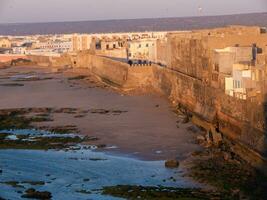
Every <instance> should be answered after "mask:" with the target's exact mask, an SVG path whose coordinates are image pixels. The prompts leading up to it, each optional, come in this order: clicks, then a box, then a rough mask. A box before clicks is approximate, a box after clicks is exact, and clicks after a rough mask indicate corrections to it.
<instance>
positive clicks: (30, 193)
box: [21, 188, 52, 200]
mask: <svg viewBox="0 0 267 200" xmlns="http://www.w3.org/2000/svg"><path fill="white" fill-rule="evenodd" d="M25 193H26V194H24V195H22V196H21V197H22V198H30V199H43V200H45V199H46V200H49V199H51V198H52V195H51V193H50V192H47V191H44V192H39V191H36V190H35V189H34V188H29V189H28V190H26V191H25Z"/></svg>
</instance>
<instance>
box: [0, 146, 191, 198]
mask: <svg viewBox="0 0 267 200" xmlns="http://www.w3.org/2000/svg"><path fill="white" fill-rule="evenodd" d="M0 168H1V169H2V170H3V172H2V174H0V182H1V184H0V196H1V197H2V198H5V199H12V200H13V199H21V195H22V194H21V192H24V190H26V189H27V188H35V189H37V190H38V191H49V192H51V193H52V196H53V199H57V200H61V199H62V200H63V199H64V200H65V199H70V200H72V199H73V200H74V199H96V200H97V199H118V198H112V197H110V196H103V195H101V191H99V190H100V189H101V188H102V187H103V186H113V185H118V184H125V185H143V186H158V185H161V186H172V187H196V185H194V184H193V183H192V182H191V181H189V180H186V179H185V178H183V177H182V176H181V172H180V171H179V170H171V169H167V168H165V167H164V162H163V161H141V160H138V159H135V158H129V157H127V156H114V155H110V154H106V153H103V152H94V151H91V150H75V151H67V152H66V151H54V150H49V151H39V150H38V151H37V150H0ZM170 177H174V178H175V179H176V181H175V182H174V181H173V180H172V179H170ZM84 179H89V181H84ZM7 181H18V182H23V181H44V182H45V185H39V186H32V185H29V184H22V186H24V187H25V188H14V187H12V186H9V185H7V184H5V183H3V182H7ZM78 190H86V191H90V192H92V193H91V194H82V193H79V192H77V191H78Z"/></svg>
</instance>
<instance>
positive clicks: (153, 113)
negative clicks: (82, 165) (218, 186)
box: [0, 67, 200, 160]
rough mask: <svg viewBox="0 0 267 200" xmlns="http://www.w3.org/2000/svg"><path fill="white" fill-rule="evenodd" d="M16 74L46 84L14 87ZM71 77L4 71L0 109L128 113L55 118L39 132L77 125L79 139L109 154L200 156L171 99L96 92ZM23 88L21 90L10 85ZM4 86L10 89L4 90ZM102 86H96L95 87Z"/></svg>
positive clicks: (18, 69)
mask: <svg viewBox="0 0 267 200" xmlns="http://www.w3.org/2000/svg"><path fill="white" fill-rule="evenodd" d="M18 74H22V75H23V74H24V75H25V74H29V75H32V74H33V75H37V76H38V77H43V78H47V79H44V80H38V81H19V82H18V81H14V77H16V76H17V75H18ZM69 76H77V74H73V72H65V73H52V72H51V71H50V69H46V68H40V67H12V68H8V69H2V70H0V78H1V79H0V92H1V98H0V109H7V108H32V107H39V108H42V107H53V108H65V107H68V108H77V109H81V110H86V109H107V110H111V109H113V110H120V111H127V112H125V113H121V114H119V115H112V114H98V113H96V114H92V113H89V114H87V115H85V116H82V117H75V116H74V115H72V114H65V113H59V114H55V115H53V119H54V121H52V122H45V123H42V124H39V125H40V126H44V125H46V126H47V125H49V126H60V125H61V126H62V125H76V126H77V127H78V129H79V130H80V134H83V135H90V136H95V137H97V138H99V139H100V140H99V141H98V143H100V144H106V145H107V146H110V147H116V148H111V149H109V151H113V152H116V153H123V154H127V155H129V156H134V157H137V158H140V159H144V160H164V159H168V158H175V157H178V158H179V159H184V158H185V157H187V156H188V155H190V154H191V153H192V152H193V151H196V150H199V148H200V147H199V145H197V144H195V138H196V134H197V133H193V132H191V131H189V130H188V127H190V126H192V124H191V123H187V124H179V128H177V122H176V121H177V116H176V115H175V114H174V113H173V112H172V110H171V107H170V104H169V102H168V101H167V99H164V98H162V97H157V96H152V95H145V96H127V95H122V94H120V93H118V92H115V91H113V90H111V89H108V88H106V89H104V88H101V87H95V84H94V83H93V84H91V83H89V82H86V81H84V80H69V79H68V77H69ZM10 83H13V84H14V83H19V84H23V85H18V86H16V85H14V86H12V85H8V84H10ZM5 84H6V85H5ZM97 86H98V85H97Z"/></svg>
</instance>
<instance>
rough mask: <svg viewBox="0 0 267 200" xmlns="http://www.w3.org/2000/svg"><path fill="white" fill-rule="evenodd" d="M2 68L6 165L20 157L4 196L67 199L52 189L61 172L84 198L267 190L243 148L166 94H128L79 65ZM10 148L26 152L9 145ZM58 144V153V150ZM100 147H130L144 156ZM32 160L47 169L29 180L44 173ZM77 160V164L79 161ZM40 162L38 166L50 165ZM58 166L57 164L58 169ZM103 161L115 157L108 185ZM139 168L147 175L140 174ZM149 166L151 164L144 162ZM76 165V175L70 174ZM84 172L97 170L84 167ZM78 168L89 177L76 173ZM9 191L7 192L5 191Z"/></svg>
mask: <svg viewBox="0 0 267 200" xmlns="http://www.w3.org/2000/svg"><path fill="white" fill-rule="evenodd" d="M3 70H6V71H4V72H3V71H1V72H0V91H2V93H3V95H4V98H2V99H1V100H0V105H1V107H0V154H1V153H2V154H3V156H6V155H10V158H9V159H11V160H10V161H9V160H8V159H5V157H3V160H2V162H3V163H6V166H12V164H13V162H18V167H21V168H17V169H16V170H17V171H12V169H7V168H5V167H3V166H4V165H2V164H0V169H1V170H0V180H1V181H0V182H1V183H0V189H5V190H6V191H7V192H6V193H5V194H6V197H10V196H9V195H11V197H18V196H19V197H20V198H33V199H52V198H55V199H64V198H66V197H65V196H64V195H62V196H61V195H59V194H57V193H55V191H54V190H53V187H55V188H57V189H59V188H58V187H59V185H58V183H57V180H58V179H59V180H61V181H63V182H64V185H65V186H64V189H63V190H64V191H66V192H67V194H72V197H70V199H75V197H76V196H77V195H78V196H79V197H80V198H81V199H86V198H89V197H90V198H92V199H105V198H106V199H113V197H114V199H116V198H125V199H151V200H154V199H162V200H163V199H164V200H165V199H166V200H171V199H203V200H204V199H214V200H215V199H229V200H230V199H255V200H256V199H257V200H260V199H262V200H264V199H266V198H267V196H266V191H265V189H266V188H267V185H266V183H267V179H266V177H265V176H264V175H263V174H261V173H260V172H258V171H257V170H256V169H254V168H252V167H251V166H250V165H249V164H248V163H247V162H245V161H244V160H243V159H242V158H240V157H239V156H237V155H236V154H235V153H234V151H233V149H232V148H231V142H229V141H227V140H225V139H224V140H220V141H219V142H218V141H216V143H214V142H213V141H212V139H211V138H210V137H209V134H207V132H206V131H205V130H203V129H202V128H201V127H198V126H196V125H194V124H193V123H192V122H191V119H192V115H190V114H189V113H187V112H186V111H185V110H183V109H181V108H177V107H175V108H172V107H170V105H168V104H167V101H166V100H162V98H159V97H154V96H149V97H142V96H127V95H126V94H125V93H120V91H119V90H116V91H113V89H111V88H110V87H109V86H108V85H106V84H103V83H101V82H99V81H98V80H97V79H96V78H95V77H93V76H91V75H90V74H79V73H74V72H73V71H72V72H70V71H62V72H58V71H57V72H56V73H54V72H51V71H49V70H47V69H39V68H37V69H36V68H31V67H27V68H19V67H15V68H11V69H10V68H7V69H3ZM14 93H16V95H15V96H16V97H17V99H14V95H13V94H14ZM155 99H156V100H155ZM171 110H172V111H171ZM159 122H161V125H160V124H159ZM7 151H12V153H13V154H14V155H16V154H18V155H20V156H15V157H13V156H11V154H10V153H9V152H8V153H9V154H5V152H7ZM13 151H15V152H13ZM27 151H31V152H30V154H29V157H25V158H23V156H26V155H28V154H27V153H26V152H27ZM39 151H40V152H39ZM56 152H57V153H59V155H57V156H55V155H56V154H57V153H56ZM99 152H108V153H110V152H112V153H115V155H121V154H126V155H127V156H129V157H134V158H138V159H141V161H136V160H123V159H122V160H121V158H113V157H109V156H108V155H106V154H98V153H99ZM43 153H47V155H46V156H44V155H43ZM35 154H36V155H35ZM34 155H35V157H33V156H34ZM85 155H88V156H85ZM40 156H43V157H42V158H43V159H44V163H43V162H42V159H38V158H39V157H40ZM62 156H63V157H67V159H66V158H62ZM20 157H21V158H23V159H22V160H19V158H20ZM46 157H48V158H47V160H46ZM12 159H13V160H12ZM16 159H17V160H16ZM113 159H114V160H113ZM25 160H28V161H29V163H31V162H32V161H33V162H36V163H40V165H41V164H42V165H45V164H47V165H48V166H49V170H50V172H49V173H48V172H46V173H45V174H43V175H42V176H41V177H42V178H41V179H40V180H30V179H28V178H29V177H30V175H31V176H37V175H36V174H30V175H29V174H27V172H25V171H23V170H21V169H25V168H27V167H30V166H28V165H27V163H25V162H24V161H25ZM55 160H61V163H62V164H61V163H60V162H59V163H55ZM142 160H143V161H142ZM144 160H145V161H144ZM147 160H152V161H151V163H150V162H149V163H147ZM155 160H156V161H155ZM157 160H161V162H160V163H158V162H157ZM162 160H166V162H164V161H163V162H162ZM109 162H110V163H111V165H109V164H108V163H109ZM120 162H121V163H120ZM154 162H155V163H154ZM75 163H79V165H81V166H79V167H80V168H79V167H78V166H75V167H74V166H73V165H76V164H75ZM101 163H102V164H101ZM115 163H118V164H115ZM40 165H39V164H38V165H37V168H38V167H40V169H38V170H40V171H36V172H35V173H42V172H43V171H44V170H45V169H44V168H42V167H41V166H40ZM64 165H65V166H64ZM164 165H165V166H164ZM135 166H137V167H136V168H135ZM54 167H55V168H56V169H57V168H58V169H59V170H58V171H57V172H55V171H54V169H53V168H54ZM72 167H74V169H73V168H72ZM76 167H77V168H76ZM87 167H88V170H90V169H92V170H93V173H92V172H91V173H90V171H87ZM90 167H91V168H90ZM105 167H108V168H110V167H115V169H114V174H113V171H112V172H111V174H108V175H109V176H111V177H113V182H112V184H111V185H109V184H107V182H106V180H105V178H103V177H106V175H107V174H105V173H106V170H107V169H106V168H105ZM127 167H128V168H127ZM132 167H133V169H132ZM153 167H155V169H153ZM65 168H66V169H65ZM140 169H142V170H143V171H144V175H143V176H144V180H142V177H140V176H139V174H138V173H140ZM10 170H11V171H10ZM65 170H66V171H65ZM83 170H86V171H83ZM94 170H95V171H94ZM97 170H102V171H101V172H98V171H97ZM121 170H126V171H127V170H129V171H128V173H129V176H128V174H126V175H125V176H126V177H124V176H122V175H121V174H120V172H121ZM151 170H152V171H153V170H154V171H153V173H148V172H147V171H151ZM21 171H22V172H21ZM69 171H70V172H71V175H70V177H69V179H68V180H64V178H65V177H66V175H67V174H68V173H67V172H69ZM79 171H81V173H80V174H79V173H78V172H79ZM108 171H109V170H108ZM159 172H160V173H159ZM53 173H54V176H55V177H52V176H53V175H52V174H53ZM76 173H78V175H77V174H76ZM87 173H88V174H89V175H91V177H89V178H88V177H85V174H87ZM101 173H103V177H102V174H101ZM131 173H133V174H132V176H130V175H131ZM12 174H13V176H11V175H12ZM14 174H15V175H14ZM26 174H27V176H26ZM99 174H100V175H99ZM76 175H77V176H76ZM3 177H4V178H5V180H3ZM131 177H132V179H131ZM77 178H78V179H81V178H82V179H81V180H79V182H75V181H76V179H77ZM116 179H118V180H116ZM193 180H194V181H193ZM73 181H74V182H75V183H76V186H75V184H72V183H71V182H73ZM98 181H100V182H98ZM59 183H60V181H59ZM52 186H53V187H52ZM87 186H88V187H87ZM12 191H13V192H12ZM14 192H15V193H14ZM12 195H13V196H12ZM55 195H56V196H55ZM57 195H58V196H57ZM107 195H108V196H107ZM112 196H113V197H112ZM4 197H5V196H2V197H1V194H0V199H4ZM9 199H10V198H9Z"/></svg>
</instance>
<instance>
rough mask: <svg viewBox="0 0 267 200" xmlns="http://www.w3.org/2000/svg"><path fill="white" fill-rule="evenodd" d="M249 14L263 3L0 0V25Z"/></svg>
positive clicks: (266, 3) (266, 5)
mask: <svg viewBox="0 0 267 200" xmlns="http://www.w3.org/2000/svg"><path fill="white" fill-rule="evenodd" d="M200 8H202V9H200ZM251 12H267V0H0V23H17V22H50V21H78V20H102V19H132V18H156V17H182V16H200V15H223V14H234V13H251Z"/></svg>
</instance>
